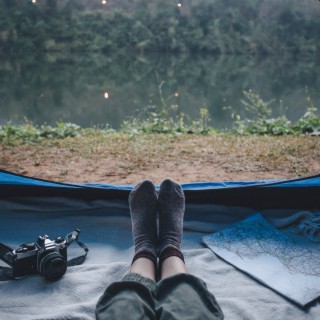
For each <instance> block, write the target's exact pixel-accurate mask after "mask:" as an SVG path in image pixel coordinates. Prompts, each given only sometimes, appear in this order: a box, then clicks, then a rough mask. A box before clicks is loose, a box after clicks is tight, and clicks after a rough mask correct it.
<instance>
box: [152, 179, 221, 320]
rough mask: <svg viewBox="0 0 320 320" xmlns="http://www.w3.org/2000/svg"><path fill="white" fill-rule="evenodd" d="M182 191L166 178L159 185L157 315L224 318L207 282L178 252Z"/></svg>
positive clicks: (194, 319) (182, 201) (164, 316)
mask: <svg viewBox="0 0 320 320" xmlns="http://www.w3.org/2000/svg"><path fill="white" fill-rule="evenodd" d="M184 202H185V200H184V194H183V190H182V189H181V187H180V186H179V185H178V184H176V183H174V182H172V181H171V180H165V181H164V182H163V183H162V184H161V186H160V192H159V198H158V213H159V268H160V270H161V281H160V282H159V283H158V285H157V289H156V296H155V299H156V303H155V310H156V316H157V319H184V320H187V319H190V320H191V319H192V320H197V319H201V320H202V319H223V313H222V311H221V309H220V306H219V304H218V303H217V301H216V299H215V298H214V296H213V295H212V294H211V293H210V292H209V291H208V289H207V287H206V284H205V283H204V282H203V281H202V280H201V279H199V278H197V277H195V276H193V275H191V274H188V271H187V268H186V266H185V263H184V257H183V255H182V253H181V249H180V248H181V239H182V234H183V216H184V207H185V204H184Z"/></svg>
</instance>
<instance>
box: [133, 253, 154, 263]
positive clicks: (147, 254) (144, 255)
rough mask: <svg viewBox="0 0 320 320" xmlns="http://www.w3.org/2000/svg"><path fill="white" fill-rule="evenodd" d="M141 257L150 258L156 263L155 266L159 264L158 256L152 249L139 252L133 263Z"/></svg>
mask: <svg viewBox="0 0 320 320" xmlns="http://www.w3.org/2000/svg"><path fill="white" fill-rule="evenodd" d="M139 258H146V259H149V260H151V261H152V262H153V263H154V265H155V266H156V265H157V257H156V256H155V255H154V254H153V253H151V252H150V251H146V250H142V251H139V252H137V253H136V254H135V255H134V257H133V259H132V262H131V265H132V264H133V263H134V262H135V261H136V260H137V259H139Z"/></svg>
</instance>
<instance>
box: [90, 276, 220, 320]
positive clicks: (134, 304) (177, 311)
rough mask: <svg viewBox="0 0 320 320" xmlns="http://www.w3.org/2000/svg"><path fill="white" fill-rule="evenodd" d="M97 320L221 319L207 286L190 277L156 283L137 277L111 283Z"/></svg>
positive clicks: (105, 293)
mask: <svg viewBox="0 0 320 320" xmlns="http://www.w3.org/2000/svg"><path fill="white" fill-rule="evenodd" d="M96 318H97V319H111V320H112V319H128V320H136V319H179V320H182V319H183V320H188V319H190V320H191V319H192V320H197V319H201V320H205V319H223V313H222V311H221V309H220V306H219V304H218V302H217V301H216V299H215V297H214V296H213V295H212V294H211V293H210V292H209V291H208V289H207V286H206V284H205V283H204V282H203V281H202V280H200V279H199V278H197V277H195V276H193V275H190V274H183V273H180V274H177V275H174V276H172V277H169V278H166V279H164V280H161V281H160V282H158V283H155V282H154V281H152V280H151V279H148V278H145V277H142V276H141V275H139V274H137V273H129V274H127V275H126V276H125V277H124V278H123V280H122V281H119V282H114V283H112V284H111V285H110V286H109V287H108V288H107V289H106V291H105V292H104V294H103V295H102V296H101V298H100V300H99V302H98V304H97V307H96Z"/></svg>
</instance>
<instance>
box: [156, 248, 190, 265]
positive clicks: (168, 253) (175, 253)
mask: <svg viewBox="0 0 320 320" xmlns="http://www.w3.org/2000/svg"><path fill="white" fill-rule="evenodd" d="M169 257H178V258H180V259H181V260H182V261H183V263H184V256H183V254H182V253H181V251H180V250H179V249H177V248H174V247H168V248H166V249H164V250H163V251H162V252H161V254H160V256H159V266H160V267H161V265H162V263H163V261H164V260H165V259H167V258H169Z"/></svg>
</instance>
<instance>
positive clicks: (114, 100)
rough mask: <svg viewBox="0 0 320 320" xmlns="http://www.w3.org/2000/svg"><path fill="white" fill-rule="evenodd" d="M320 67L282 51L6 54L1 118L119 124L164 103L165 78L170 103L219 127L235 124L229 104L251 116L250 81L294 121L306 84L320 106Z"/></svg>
mask: <svg viewBox="0 0 320 320" xmlns="http://www.w3.org/2000/svg"><path fill="white" fill-rule="evenodd" d="M319 75H320V61H319V60H318V61H317V60H314V59H303V58H295V59H294V58H292V59H290V58H288V57H282V56H280V55H279V56H276V57H275V56H273V57H265V58H260V59H256V58H252V57H246V56H240V57H239V56H165V55H152V56H128V55H125V54H124V55H123V56H119V55H118V56H116V57H113V56H101V55H97V56H87V55H85V54H83V55H80V54H77V55H70V56H68V57H66V56H54V55H51V56H47V57H46V58H41V59H40V58H37V57H33V56H28V55H26V56H25V57H23V58H22V57H19V58H17V57H16V58H13V57H10V56H8V57H5V58H4V59H3V58H2V60H1V61H0V124H4V123H6V122H8V121H12V122H14V123H15V122H19V121H22V120H23V119H28V120H30V121H32V122H33V123H35V124H43V123H47V124H50V125H54V124H55V123H56V122H57V121H63V122H72V123H76V124H78V125H81V126H83V127H92V126H100V127H104V126H105V125H106V124H109V125H110V126H112V127H113V128H119V126H120V125H121V123H122V122H123V121H124V120H126V119H128V118H129V117H130V116H133V115H135V114H137V112H138V111H137V110H140V113H141V112H142V110H144V109H145V108H146V107H148V106H158V107H161V100H160V94H159V85H160V84H161V83H162V86H161V89H162V96H163V98H164V100H165V103H166V104H167V105H168V106H171V105H176V106H178V107H179V110H180V111H181V112H184V113H187V114H189V115H190V116H191V117H192V118H195V119H196V118H198V117H199V110H200V108H202V107H206V108H208V110H209V113H210V118H211V123H210V124H211V125H212V126H213V127H216V128H219V129H223V128H230V127H231V125H232V122H233V120H232V118H231V111H232V112H235V113H237V114H240V115H241V117H242V119H244V118H246V117H250V114H249V113H248V112H246V111H245V109H244V106H243V104H242V103H241V99H243V98H244V96H243V90H249V89H251V90H253V91H254V92H257V93H259V94H260V96H261V98H262V99H263V100H265V101H270V100H272V99H274V102H273V103H272V104H271V107H272V110H273V114H272V116H279V115H281V114H285V115H286V116H287V117H288V118H289V119H290V120H293V121H294V120H296V119H297V118H299V117H301V116H302V115H303V114H304V113H305V112H306V108H307V101H306V87H307V88H308V89H307V90H308V93H309V95H310V96H311V98H312V100H313V102H314V104H315V105H316V106H317V105H318V106H319V101H320V90H319V88H320V80H319ZM280 101H282V102H280ZM225 107H228V108H225ZM230 107H231V108H230Z"/></svg>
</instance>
